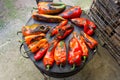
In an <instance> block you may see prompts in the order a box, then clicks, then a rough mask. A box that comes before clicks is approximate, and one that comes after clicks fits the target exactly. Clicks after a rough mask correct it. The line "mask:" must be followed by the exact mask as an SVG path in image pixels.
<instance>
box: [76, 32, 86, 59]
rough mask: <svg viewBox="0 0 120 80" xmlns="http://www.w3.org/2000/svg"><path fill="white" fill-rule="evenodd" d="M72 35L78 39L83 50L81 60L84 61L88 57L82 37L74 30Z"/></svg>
mask: <svg viewBox="0 0 120 80" xmlns="http://www.w3.org/2000/svg"><path fill="white" fill-rule="evenodd" d="M74 37H75V38H77V39H78V41H79V44H80V46H81V48H82V51H83V54H82V57H83V60H84V61H86V58H87V57H88V48H87V46H86V44H85V41H84V38H83V36H81V35H79V34H77V33H76V32H74Z"/></svg>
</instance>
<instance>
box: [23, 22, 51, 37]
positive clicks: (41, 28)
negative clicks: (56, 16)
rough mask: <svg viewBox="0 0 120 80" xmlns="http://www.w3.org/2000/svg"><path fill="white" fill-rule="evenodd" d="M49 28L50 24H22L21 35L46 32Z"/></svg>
mask: <svg viewBox="0 0 120 80" xmlns="http://www.w3.org/2000/svg"><path fill="white" fill-rule="evenodd" d="M49 29H50V26H47V25H43V24H32V25H29V26H23V27H22V34H23V36H29V35H37V34H40V33H47V32H48V30H49Z"/></svg>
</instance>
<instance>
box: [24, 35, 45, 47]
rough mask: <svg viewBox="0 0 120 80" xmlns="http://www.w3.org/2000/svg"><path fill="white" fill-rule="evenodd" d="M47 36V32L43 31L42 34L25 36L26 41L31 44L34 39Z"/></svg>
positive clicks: (37, 39)
mask: <svg viewBox="0 0 120 80" xmlns="http://www.w3.org/2000/svg"><path fill="white" fill-rule="evenodd" d="M44 37H45V34H44V33H41V34H38V35H29V36H25V37H24V42H25V43H26V44H27V45H29V44H31V43H32V42H34V41H39V40H40V39H42V38H44Z"/></svg>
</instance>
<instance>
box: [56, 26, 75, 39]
mask: <svg viewBox="0 0 120 80" xmlns="http://www.w3.org/2000/svg"><path fill="white" fill-rule="evenodd" d="M73 29H74V27H73V25H72V24H67V25H65V26H63V27H62V28H59V30H58V34H57V35H56V37H57V39H59V40H61V39H64V38H66V37H67V36H68V35H69V34H70V33H71V32H72V31H73Z"/></svg>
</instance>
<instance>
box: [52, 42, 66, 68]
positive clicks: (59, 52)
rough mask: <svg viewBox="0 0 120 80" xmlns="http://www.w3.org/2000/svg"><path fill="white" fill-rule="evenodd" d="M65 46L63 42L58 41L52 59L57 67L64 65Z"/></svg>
mask: <svg viewBox="0 0 120 80" xmlns="http://www.w3.org/2000/svg"><path fill="white" fill-rule="evenodd" d="M66 58H67V57H66V44H65V42H64V41H60V42H59V43H58V44H57V46H56V48H55V52H54V59H55V62H56V64H57V65H58V66H63V65H65V63H66Z"/></svg>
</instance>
